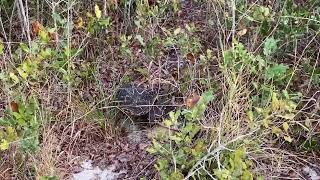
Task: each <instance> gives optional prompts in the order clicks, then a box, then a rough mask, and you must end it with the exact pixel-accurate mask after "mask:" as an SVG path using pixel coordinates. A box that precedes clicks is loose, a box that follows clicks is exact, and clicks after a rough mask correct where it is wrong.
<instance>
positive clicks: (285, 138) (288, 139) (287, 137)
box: [283, 136, 292, 143]
mask: <svg viewBox="0 0 320 180" xmlns="http://www.w3.org/2000/svg"><path fill="white" fill-rule="evenodd" d="M283 138H284V140H286V141H288V142H289V143H291V142H292V138H291V137H290V136H284V137H283Z"/></svg>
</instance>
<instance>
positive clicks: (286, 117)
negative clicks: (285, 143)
mask: <svg viewBox="0 0 320 180" xmlns="http://www.w3.org/2000/svg"><path fill="white" fill-rule="evenodd" d="M295 116H296V115H295V114H292V113H288V114H284V115H280V114H278V115H276V117H279V118H283V119H287V120H292V119H294V117H295Z"/></svg>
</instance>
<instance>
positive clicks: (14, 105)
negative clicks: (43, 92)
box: [10, 101, 19, 112]
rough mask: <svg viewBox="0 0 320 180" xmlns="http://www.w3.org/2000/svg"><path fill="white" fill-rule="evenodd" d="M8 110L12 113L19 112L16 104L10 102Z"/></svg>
mask: <svg viewBox="0 0 320 180" xmlns="http://www.w3.org/2000/svg"><path fill="white" fill-rule="evenodd" d="M10 108H11V111H12V112H19V106H18V104H17V103H16V102H14V101H12V102H11V103H10Z"/></svg>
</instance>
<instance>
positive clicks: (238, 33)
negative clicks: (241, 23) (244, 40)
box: [237, 28, 247, 37]
mask: <svg viewBox="0 0 320 180" xmlns="http://www.w3.org/2000/svg"><path fill="white" fill-rule="evenodd" d="M246 33H247V29H246V28H245V29H242V30H240V31H238V32H237V35H238V36H240V37H241V36H243V35H245V34H246Z"/></svg>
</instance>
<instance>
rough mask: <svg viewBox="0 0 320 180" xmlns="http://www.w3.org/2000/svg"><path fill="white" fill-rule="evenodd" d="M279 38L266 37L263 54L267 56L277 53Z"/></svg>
mask: <svg viewBox="0 0 320 180" xmlns="http://www.w3.org/2000/svg"><path fill="white" fill-rule="evenodd" d="M277 42H278V41H277V40H275V39H274V38H273V37H271V38H268V39H266V41H265V43H264V47H263V54H264V55H265V56H270V55H271V54H273V53H275V52H276V50H277V49H278V46H277Z"/></svg>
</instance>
